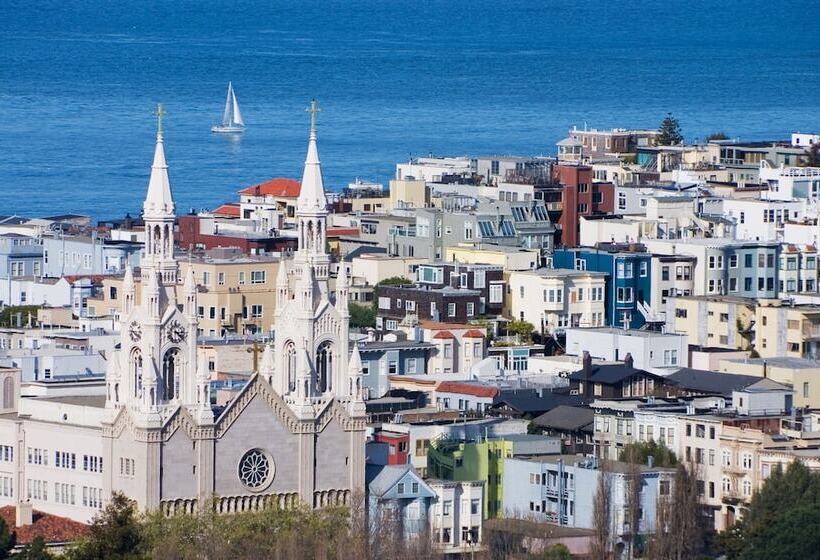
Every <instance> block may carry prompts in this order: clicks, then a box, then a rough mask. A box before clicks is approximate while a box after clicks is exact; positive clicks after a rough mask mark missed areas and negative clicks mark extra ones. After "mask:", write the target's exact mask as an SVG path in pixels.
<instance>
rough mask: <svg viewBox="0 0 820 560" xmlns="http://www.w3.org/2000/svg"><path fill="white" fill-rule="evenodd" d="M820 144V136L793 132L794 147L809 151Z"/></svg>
mask: <svg viewBox="0 0 820 560" xmlns="http://www.w3.org/2000/svg"><path fill="white" fill-rule="evenodd" d="M818 143H820V134H810V133H806V132H792V146H795V147H801V148H806V149H808V148H810V147H811V145H812V144H818Z"/></svg>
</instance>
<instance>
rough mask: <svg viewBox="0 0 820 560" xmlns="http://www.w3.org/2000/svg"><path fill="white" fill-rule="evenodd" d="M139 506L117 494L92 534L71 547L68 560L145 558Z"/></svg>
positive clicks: (99, 517) (101, 514)
mask: <svg viewBox="0 0 820 560" xmlns="http://www.w3.org/2000/svg"><path fill="white" fill-rule="evenodd" d="M142 545H143V541H142V535H141V527H140V523H139V518H138V516H137V509H136V504H135V503H134V502H132V501H131V500H129V499H128V498H126V497H125V496H123V495H122V494H114V495H113V496H112V497H111V502H110V503H109V504H108V506H107V507H106V508H105V510H103V512H102V513H100V514H99V515H98V516H97V517H96V518H95V519H94V522H93V523H92V524H91V531H90V533H89V535H88V536H87V537H86V538H84V539H82V540H81V541H79V542H78V543H77V544H76V545H74V546H73V547H71V548H69V550H68V551H67V552H66V554H65V558H66V559H67V560H136V559H139V558H143V554H142V550H143V546H142Z"/></svg>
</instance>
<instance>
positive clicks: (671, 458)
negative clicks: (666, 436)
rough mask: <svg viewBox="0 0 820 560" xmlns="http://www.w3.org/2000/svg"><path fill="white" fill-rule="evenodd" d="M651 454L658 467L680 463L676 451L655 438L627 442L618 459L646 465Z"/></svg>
mask: <svg viewBox="0 0 820 560" xmlns="http://www.w3.org/2000/svg"><path fill="white" fill-rule="evenodd" d="M650 455H651V456H652V461H653V463H654V465H655V466H657V467H674V466H675V465H677V464H678V458H677V457H676V456H675V453H674V452H673V451H672V450H671V449H669V448H668V447H666V446H665V445H663V444H662V443H658V442H656V441H655V440H649V441H636V442H634V443H628V444H626V445H625V446H624V447H623V449H621V452H620V453H619V454H618V460H619V461H623V462H625V463H637V464H639V465H646V464H647V463H648V462H649V457H650Z"/></svg>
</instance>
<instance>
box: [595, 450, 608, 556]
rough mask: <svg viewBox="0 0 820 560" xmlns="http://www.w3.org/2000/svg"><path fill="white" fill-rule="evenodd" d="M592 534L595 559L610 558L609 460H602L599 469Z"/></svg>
mask: <svg viewBox="0 0 820 560" xmlns="http://www.w3.org/2000/svg"><path fill="white" fill-rule="evenodd" d="M592 526H593V530H594V531H595V534H594V535H592V543H591V544H590V553H591V554H592V558H593V559H594V560H610V559H611V558H612V557H613V550H612V471H611V469H610V465H609V461H607V460H602V461H601V466H600V468H599V470H598V487H597V488H596V490H595V497H594V498H593V499H592Z"/></svg>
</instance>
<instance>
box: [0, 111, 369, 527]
mask: <svg viewBox="0 0 820 560" xmlns="http://www.w3.org/2000/svg"><path fill="white" fill-rule="evenodd" d="M317 111H318V109H317V108H316V105H315V102H314V103H313V104H312V106H311V109H310V112H311V127H310V137H309V141H308V150H307V157H306V160H305V166H304V173H303V176H302V183H301V191H300V195H299V199H298V203H297V211H296V221H297V227H298V239H299V249H298V251H297V252H296V254H295V255H294V257H293V258H292V259H290V260H289V262H284V261H283V263H282V265H281V266H280V267H279V274H278V277H277V279H276V289H275V293H272V294H271V297H272V298H274V297H275V298H276V316H275V321H274V336H273V341H272V342H271V343H269V344H267V345H266V346H265V348H264V351H263V353H262V358H261V360H260V363H259V367H258V369H259V371H257V372H254V374H253V375H252V377H251V378H250V379H249V381H248V382H247V384H246V385H245V387H244V388H243V390H242V391H241V392H239V393H238V394H237V395H236V397H235V398H234V399H233V400H231V401H230V402H229V403H228V404H227V405H226V406H225V407H222V408H216V407H214V406H212V404H211V398H210V376H209V372H208V371H207V367H206V366H205V364H202V363H199V364H198V363H197V339H196V333H197V293H198V287H197V284H196V281H195V278H194V276H193V272H191V273H189V274H188V276H187V277H186V278H180V277H179V267H178V263H177V261H176V259H175V257H174V223H175V217H176V216H175V204H174V199H173V196H172V191H171V185H170V181H169V178H168V166H167V164H166V160H165V151H164V138H163V132H162V126H161V118H160V124H159V127H158V132H157V139H156V148H155V152H154V161H153V165H152V168H151V176H150V180H149V184H148V192H147V195H146V198H145V203H144V206H143V210H144V212H143V218H144V221H145V241H144V250H143V256H142V260H141V266H140V269H139V275H140V281H139V283H138V284H139V286H138V287H137V282H135V276H134V275H135V271H134V270H132V269H131V268H130V267H129V268H128V269H127V270H126V276H125V279H124V282H123V292H124V293H123V295H122V298H121V299H122V309H121V310H120V335H119V336H120V341H119V344H118V345H117V349H116V351H114V352H113V353H112V355H111V356H110V358H109V360H108V369H107V372H106V380H105V395H104V397H103V396H100V397H93V396H88V397H83V396H82V395H75V396H73V397H69V396H54V397H48V396H46V397H27V396H26V395H25V394H23V395H22V396H20V397H19V398H16V399H15V402H14V404H13V405H12V404H11V403H6V402H4V403H3V404H4V406H6V405H9V406H8V407H7V408H5V409H4V410H2V411H0V413H2V414H0V444H2V445H3V446H5V445H9V446H12V447H13V448H14V452H13V453H12V459H11V461H10V464H9V465H8V467H9V468H8V469H5V468H4V467H6V466H7V465H6V464H5V463H3V462H2V461H1V460H0V505H5V504H9V503H12V504H13V503H17V502H18V501H25V500H26V499H30V500H31V502H32V503H33V506H34V508H35V509H38V510H41V511H47V512H50V513H55V514H57V515H64V516H67V517H71V518H74V519H78V520H82V521H87V520H88V519H90V518H91V517H93V513H95V512H94V510H95V509H99V508H101V507H102V506H103V504H104V502H105V501H106V499H107V498H108V497H110V496H111V494H112V493H113V492H121V493H123V494H125V495H126V496H128V497H130V498H131V499H133V500H135V501H136V502H137V503H138V505H139V506H140V508H141V509H145V510H157V509H159V510H161V511H164V512H167V513H180V512H195V511H198V510H200V509H201V508H203V507H210V506H211V504H213V507H215V508H216V510H217V511H219V512H235V511H247V510H254V509H260V508H263V507H266V506H271V505H279V506H283V507H287V506H292V505H296V504H298V503H303V504H307V505H308V506H310V507H323V506H329V505H341V504H346V503H349V501H350V499H351V496H352V495H353V494H354V493H358V492H363V490H364V449H365V406H364V401H363V388H362V367H361V359H360V357H359V353H358V348H357V347H356V346H355V345H354V347H353V350H352V353H351V352H350V344H349V324H348V323H349V316H348V297H349V294H348V289H349V287H348V279H347V277H346V276H345V272H344V267H341V268H340V275H339V277H338V278H337V281H336V283H335V284H336V285H335V290H334V291H331V290H330V289H329V274H330V258H329V255H328V253H327V250H326V228H327V208H326V206H327V203H326V197H325V191H324V185H323V179H322V169H321V164H320V161H319V152H318V147H317V133H316V114H317ZM178 284H181V285H182V286H183V288H182V289H181V290H179V289H177V288H178ZM137 289H140V290H142V293H141V297H140V298H137V297H136V290H137ZM177 294H182V296H181V297H178V295H177ZM178 299H179V300H181V301H178ZM137 301H139V304H137V303H136V302H137ZM4 375H5V376H10V375H12V374H11V373H9V372H0V376H4ZM17 384H18V385H17V388H16V391H17V394H18V395H19V393H20V388H19V381H18V382H17ZM23 393H25V389H24V390H23ZM72 448H73V449H72ZM0 459H2V452H0ZM6 470H8V474H5V472H4V471H6ZM6 476H8V477H9V478H10V479H11V480H10V483H9V486H10V488H12V489H11V490H10V491H9V492H7V495H6V494H3V492H2V488H3V478H4V477H6ZM33 489H37V490H36V491H33ZM81 493H82V496H83V498H82V500H81V499H80V494H81ZM92 495H93V499H91V496H92ZM89 504H90V505H89Z"/></svg>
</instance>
